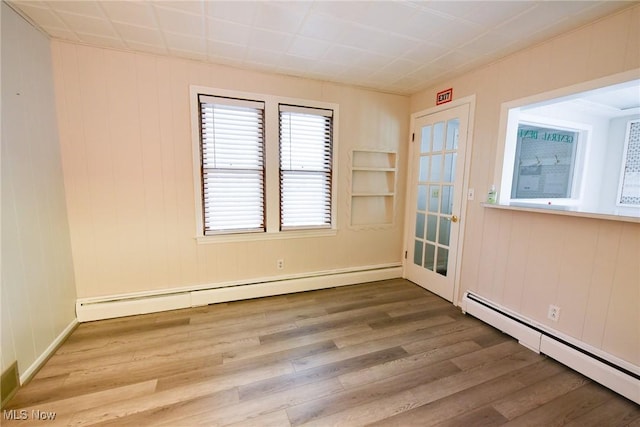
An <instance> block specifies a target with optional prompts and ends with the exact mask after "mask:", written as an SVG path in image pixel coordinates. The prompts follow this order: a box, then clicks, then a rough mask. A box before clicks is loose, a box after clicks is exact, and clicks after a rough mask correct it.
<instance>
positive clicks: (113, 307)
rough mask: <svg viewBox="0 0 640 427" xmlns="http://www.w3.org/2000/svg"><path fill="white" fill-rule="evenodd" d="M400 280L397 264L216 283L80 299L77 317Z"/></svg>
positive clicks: (101, 316)
mask: <svg viewBox="0 0 640 427" xmlns="http://www.w3.org/2000/svg"><path fill="white" fill-rule="evenodd" d="M400 277H402V267H401V266H400V265H396V264H387V265H376V266H365V267H357V268H349V269H342V270H332V271H322V272H315V273H311V274H306V275H299V276H284V277H275V278H264V279H256V280H252V281H245V282H232V283H217V284H212V285H203V286H198V287H192V288H187V289H185V288H183V289H180V288H178V289H173V290H168V291H164V292H162V291H157V292H145V293H140V294H128V295H127V294H125V295H114V296H109V297H101V298H90V299H78V300H77V302H76V316H77V318H78V321H79V322H89V321H93V320H103V319H111V318H116V317H124V316H133V315H137V314H147V313H156V312H160V311H168V310H178V309H181V308H189V307H197V306H202V305H207V304H215V303H220V302H229V301H237V300H242V299H250V298H260V297H266V296H272V295H282V294H287V293H294V292H304V291H312V290H316V289H324V288H331V287H335V286H346V285H353V284H357V283H366V282H374V281H378V280H387V279H397V278H400Z"/></svg>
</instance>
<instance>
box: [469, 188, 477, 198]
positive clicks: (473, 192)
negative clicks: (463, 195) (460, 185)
mask: <svg viewBox="0 0 640 427" xmlns="http://www.w3.org/2000/svg"><path fill="white" fill-rule="evenodd" d="M475 198H476V192H475V191H474V190H473V188H470V189H468V190H467V200H473V199H475Z"/></svg>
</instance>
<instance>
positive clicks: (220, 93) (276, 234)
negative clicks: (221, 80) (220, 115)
mask: <svg viewBox="0 0 640 427" xmlns="http://www.w3.org/2000/svg"><path fill="white" fill-rule="evenodd" d="M189 92H190V95H189V102H190V106H191V109H190V116H191V140H192V169H193V184H194V187H193V188H194V202H195V230H194V231H195V239H196V240H197V242H198V243H202V244H208V243H224V242H237V241H239V242H242V241H259V240H279V239H289V238H294V239H295V238H307V237H325V236H335V235H336V234H337V231H338V214H337V210H338V197H337V186H338V182H339V177H338V172H339V171H338V157H339V156H338V153H339V128H340V123H339V117H340V114H339V105H338V104H336V103H331V102H324V101H316V100H309V99H301V98H291V97H283V96H277V95H269V94H259V93H252V92H242V91H236V90H229V89H218V88H212V87H208V86H199V85H190V86H189ZM199 95H207V96H214V97H226V98H239V99H250V100H255V101H260V102H264V103H265V110H264V115H265V116H264V127H265V143H264V144H265V146H264V156H265V181H264V186H265V190H264V191H265V200H264V201H265V206H264V209H265V229H266V231H264V232H248V233H225V234H214V235H205V234H204V223H203V221H204V218H203V215H202V212H203V189H202V177H201V171H200V162H201V160H200V159H201V158H200V156H201V152H200V124H199V117H200V116H199V110H200V107H199V102H198V96H199ZM279 104H290V105H300V106H304V107H309V108H316V109H320V110H333V143H332V150H333V155H332V180H331V227H328V228H304V229H290V230H289V229H287V230H280V190H279V186H280V182H279V156H280V153H279V108H278V106H279Z"/></svg>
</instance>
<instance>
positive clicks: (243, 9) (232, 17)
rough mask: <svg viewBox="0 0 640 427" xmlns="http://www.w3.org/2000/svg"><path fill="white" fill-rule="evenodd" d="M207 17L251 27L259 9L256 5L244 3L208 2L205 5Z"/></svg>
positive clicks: (223, 0) (227, 0)
mask: <svg viewBox="0 0 640 427" xmlns="http://www.w3.org/2000/svg"><path fill="white" fill-rule="evenodd" d="M205 8H206V15H207V16H209V17H211V18H217V19H223V20H226V21H231V22H236V23H239V24H245V25H251V24H252V23H253V16H254V15H255V13H256V10H257V9H258V8H257V7H255V5H254V4H252V3H250V2H244V1H233V0H231V1H229V0H226V1H225V0H221V1H208V2H206V4H205Z"/></svg>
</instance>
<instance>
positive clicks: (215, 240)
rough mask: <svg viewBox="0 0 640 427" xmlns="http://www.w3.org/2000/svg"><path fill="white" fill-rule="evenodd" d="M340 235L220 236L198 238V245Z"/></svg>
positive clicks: (330, 231)
mask: <svg viewBox="0 0 640 427" xmlns="http://www.w3.org/2000/svg"><path fill="white" fill-rule="evenodd" d="M337 234H338V230H335V229H322V230H295V231H294V230H291V231H279V232H272V233H242V234H220V235H217V236H198V237H196V241H197V242H198V244H211V243H229V242H254V241H260V240H282V239H303V238H309V237H331V236H335V235H337Z"/></svg>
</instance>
